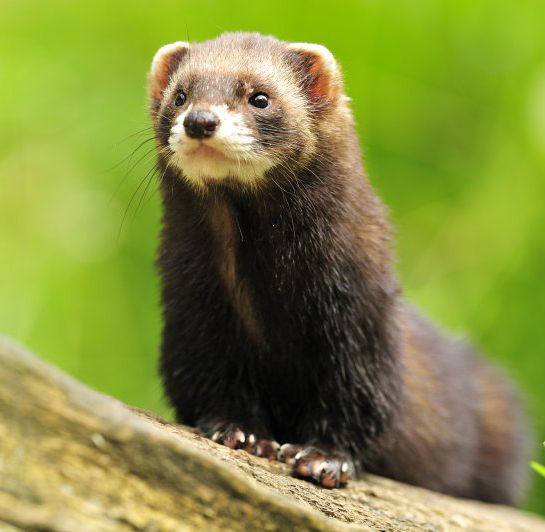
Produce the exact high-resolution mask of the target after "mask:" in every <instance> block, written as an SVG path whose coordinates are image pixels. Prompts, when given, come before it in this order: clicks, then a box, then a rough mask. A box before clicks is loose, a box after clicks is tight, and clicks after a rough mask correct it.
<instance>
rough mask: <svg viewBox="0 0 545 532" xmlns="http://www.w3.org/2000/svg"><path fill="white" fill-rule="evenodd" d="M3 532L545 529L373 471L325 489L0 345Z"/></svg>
mask: <svg viewBox="0 0 545 532" xmlns="http://www.w3.org/2000/svg"><path fill="white" fill-rule="evenodd" d="M0 530H8V531H13V530H46V531H62V532H64V531H66V532H73V531H75V530H77V531H79V532H86V531H93V532H96V531H125V530H127V531H129V530H130V531H135V530H138V531H140V530H142V531H161V532H162V531H170V530H173V531H174V530H176V531H179V530H188V531H190V530H201V531H202V530H207V531H208V530H210V531H214V530H282V531H286V530H333V531H335V530H382V531H391V530H403V531H411V530H415V531H416V530H419V531H421V530H427V531H442V530H479V531H488V530H490V531H494V532H498V531H532V532H536V531H545V521H544V520H542V519H541V518H539V517H537V516H533V515H530V514H527V513H524V512H521V511H518V510H515V509H512V508H507V507H502V506H494V505H488V504H484V503H478V502H473V501H463V500H458V499H454V498H451V497H447V496H444V495H440V494H437V493H433V492H430V491H427V490H424V489H420V488H416V487H413V486H406V485H403V484H400V483H397V482H394V481H392V480H388V479H384V478H380V477H375V476H371V475H368V476H366V477H365V478H364V479H362V480H360V481H357V482H351V483H350V484H349V487H348V488H346V489H342V490H325V489H322V488H319V487H317V486H314V485H311V484H309V483H307V482H304V481H301V480H298V479H295V478H292V477H291V476H290V474H289V469H288V468H287V467H286V466H285V465H283V464H279V463H272V462H267V461H266V460H264V459H261V458H256V457H253V456H250V455H248V454H247V453H245V452H244V451H232V450H230V449H227V448H225V447H222V446H219V445H216V444H214V443H212V442H211V441H209V440H207V439H204V438H202V437H200V436H199V435H198V434H196V433H195V432H194V431H192V430H191V429H189V428H186V427H182V426H179V425H175V424H170V423H167V422H165V421H163V420H161V419H160V418H158V417H157V416H155V415H154V414H151V413H148V412H143V411H139V410H137V409H134V408H131V407H129V406H126V405H123V404H122V403H120V402H119V401H117V400H115V399H112V398H110V397H106V396H104V395H101V394H100V393H98V392H96V391H93V390H91V389H89V388H87V387H86V386H84V385H83V384H81V383H79V382H77V381H75V380H74V379H72V378H71V377H69V376H67V375H65V374H63V373H62V372H60V371H58V370H56V369H55V368H52V367H51V366H49V365H47V364H45V363H44V362H42V361H40V360H39V359H37V358H36V357H35V356H33V355H32V354H30V353H29V352H28V351H26V350H25V349H23V348H21V347H19V346H17V345H16V344H14V343H13V342H11V341H9V340H7V339H2V338H0Z"/></svg>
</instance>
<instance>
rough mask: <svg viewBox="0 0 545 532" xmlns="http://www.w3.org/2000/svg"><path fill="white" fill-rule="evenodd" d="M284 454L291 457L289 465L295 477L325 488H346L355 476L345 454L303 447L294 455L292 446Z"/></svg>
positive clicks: (288, 461) (352, 466) (283, 450)
mask: <svg viewBox="0 0 545 532" xmlns="http://www.w3.org/2000/svg"><path fill="white" fill-rule="evenodd" d="M285 447H286V446H284V445H283V446H282V452H283V455H284V457H286V455H288V456H289V459H288V460H285V461H286V462H287V463H290V464H291V465H292V467H293V473H294V475H295V476H297V477H299V478H302V479H305V480H310V481H311V482H315V483H316V484H319V485H320V486H323V487H324V488H339V487H341V486H345V485H346V483H347V482H348V480H349V479H350V478H351V477H352V476H353V475H354V464H353V462H352V460H350V459H349V458H348V456H347V455H345V454H344V453H335V452H326V451H322V450H320V449H317V448H316V447H310V446H309V447H303V448H300V450H298V452H297V453H296V454H295V455H293V456H291V455H292V452H291V451H293V448H297V447H296V446H290V447H288V448H287V449H284V448H285Z"/></svg>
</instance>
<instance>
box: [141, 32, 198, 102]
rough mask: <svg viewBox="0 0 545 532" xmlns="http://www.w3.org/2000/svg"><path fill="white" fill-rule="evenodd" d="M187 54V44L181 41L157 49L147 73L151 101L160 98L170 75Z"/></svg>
mask: <svg viewBox="0 0 545 532" xmlns="http://www.w3.org/2000/svg"><path fill="white" fill-rule="evenodd" d="M188 52H189V44H188V43H186V42H181V41H178V42H173V43H171V44H167V45H165V46H162V47H161V48H159V50H158V51H157V53H156V54H155V57H154V58H153V61H152V62H151V70H150V73H149V92H150V95H151V97H152V98H153V99H155V100H159V99H160V98H161V96H162V95H163V91H164V90H165V88H166V87H167V85H168V82H169V80H170V77H171V75H172V73H173V72H174V71H175V70H176V67H177V66H178V65H179V64H180V61H182V59H183V58H184V56H185V55H186V54H187V53H188Z"/></svg>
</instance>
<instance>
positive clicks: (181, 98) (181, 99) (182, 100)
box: [174, 91, 186, 107]
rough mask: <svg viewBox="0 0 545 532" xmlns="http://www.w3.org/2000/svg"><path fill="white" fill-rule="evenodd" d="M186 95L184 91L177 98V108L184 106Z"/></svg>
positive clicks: (175, 101)
mask: <svg viewBox="0 0 545 532" xmlns="http://www.w3.org/2000/svg"><path fill="white" fill-rule="evenodd" d="M185 99H186V95H185V92H184V91H180V92H179V93H178V95H177V96H176V99H175V100H174V105H175V106H176V107H180V105H183V104H184V103H185Z"/></svg>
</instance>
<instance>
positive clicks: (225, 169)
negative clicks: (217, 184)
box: [168, 104, 274, 186]
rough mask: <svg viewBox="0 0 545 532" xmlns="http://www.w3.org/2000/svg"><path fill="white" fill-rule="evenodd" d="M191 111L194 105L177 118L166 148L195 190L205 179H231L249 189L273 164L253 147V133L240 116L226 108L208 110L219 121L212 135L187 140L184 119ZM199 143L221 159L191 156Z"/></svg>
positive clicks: (211, 107)
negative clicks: (214, 152) (211, 149)
mask: <svg viewBox="0 0 545 532" xmlns="http://www.w3.org/2000/svg"><path fill="white" fill-rule="evenodd" d="M192 107H193V104H190V105H189V106H188V108H187V109H186V110H185V111H184V112H183V113H181V114H180V115H178V118H177V119H176V122H175V123H174V125H173V126H172V128H171V130H170V137H169V139H168V144H169V147H170V150H171V151H172V152H173V155H172V158H171V164H174V165H175V166H176V167H178V168H179V169H180V170H182V172H183V174H184V175H185V177H186V178H187V179H188V180H189V181H191V182H193V183H194V184H196V185H198V186H203V185H204V183H205V181H206V180H207V179H209V180H210V179H212V180H221V179H224V178H226V177H233V178H235V179H237V180H239V181H241V182H242V183H245V184H248V185H250V186H252V185H254V184H255V183H256V182H257V181H259V180H260V179H262V178H263V175H264V173H265V172H266V171H267V170H268V169H270V168H271V167H272V166H273V164H274V161H273V159H272V158H271V156H267V154H265V153H263V152H262V151H261V149H260V147H259V146H257V145H256V140H255V138H254V136H253V135H252V131H251V130H250V129H249V128H247V127H246V126H245V125H244V120H243V118H242V116H241V115H240V114H239V113H236V112H232V111H229V110H228V108H227V106H226V105H212V106H210V108H209V109H210V111H211V112H213V113H215V114H216V115H217V116H218V118H219V119H220V125H219V127H218V129H217V130H216V132H215V134H214V135H212V136H211V137H209V138H207V139H205V140H202V141H201V140H196V139H192V138H190V137H188V136H187V135H186V133H185V129H184V126H183V122H184V118H185V117H186V115H187V114H188V113H189V112H191V109H192ZM201 143H204V144H205V145H207V146H210V147H211V148H214V149H216V150H218V151H219V152H220V153H221V154H222V155H223V156H224V157H206V158H205V157H202V156H195V155H193V154H192V152H193V151H194V150H195V149H196V148H198V147H199V145H200V144H201Z"/></svg>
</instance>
